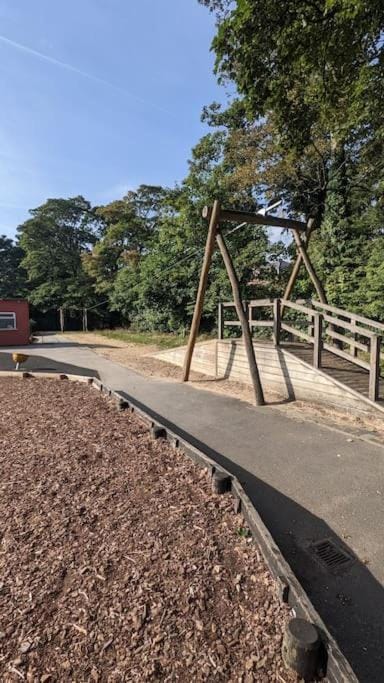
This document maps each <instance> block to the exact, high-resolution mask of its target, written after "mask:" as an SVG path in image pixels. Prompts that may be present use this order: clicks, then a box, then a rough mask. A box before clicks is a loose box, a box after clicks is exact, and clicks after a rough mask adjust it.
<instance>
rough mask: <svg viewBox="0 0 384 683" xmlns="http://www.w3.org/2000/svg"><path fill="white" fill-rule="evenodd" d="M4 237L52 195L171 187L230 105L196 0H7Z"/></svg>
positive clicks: (0, 210)
mask: <svg viewBox="0 0 384 683" xmlns="http://www.w3.org/2000/svg"><path fill="white" fill-rule="evenodd" d="M0 21H1V30H0V87H1V107H0V233H3V234H4V233H5V234H7V235H9V236H10V237H13V236H14V235H15V231H16V227H17V225H18V224H20V223H21V222H23V221H24V220H25V219H26V218H27V217H28V209H30V208H33V207H35V206H38V205H39V204H41V203H43V202H44V201H45V200H46V199H47V198H48V197H57V196H62V197H68V196H73V195H77V194H83V195H84V196H85V197H86V198H87V199H89V200H90V201H91V202H92V203H105V202H108V201H111V200H112V199H115V198H119V197H121V196H122V195H123V194H124V193H125V191H126V190H127V189H130V188H134V187H135V186H137V185H139V184H140V183H143V182H145V183H153V184H164V185H167V184H173V183H174V182H175V181H177V180H181V179H182V178H183V176H184V175H185V173H186V171H187V160H188V158H189V156H190V150H191V147H192V146H193V145H194V144H195V143H196V142H197V141H198V139H199V137H201V135H202V134H203V132H204V130H205V128H204V127H203V125H202V124H201V123H200V113H201V109H202V107H203V105H204V104H209V103H210V102H211V101H213V100H219V101H223V100H224V98H225V93H224V92H223V90H222V89H221V88H219V87H218V85H217V84H216V80H215V77H214V75H213V55H212V54H211V53H210V50H209V48H210V43H211V39H212V36H213V34H214V22H213V17H212V16H211V15H210V14H209V12H208V11H207V10H206V9H205V8H204V7H202V6H200V5H199V4H198V2H197V0H77V2H75V1H74V0H65V2H57V1H52V0H49V1H48V0H34V1H33V2H31V0H0Z"/></svg>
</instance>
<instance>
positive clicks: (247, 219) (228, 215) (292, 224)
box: [202, 206, 307, 232]
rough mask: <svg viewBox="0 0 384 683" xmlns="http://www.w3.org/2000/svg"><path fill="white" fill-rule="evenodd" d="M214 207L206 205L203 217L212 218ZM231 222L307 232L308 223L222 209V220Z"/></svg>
mask: <svg viewBox="0 0 384 683" xmlns="http://www.w3.org/2000/svg"><path fill="white" fill-rule="evenodd" d="M211 214H212V207H210V206H204V208H203V211H202V216H203V218H207V219H210V217H211ZM225 221H227V222H229V223H252V224H253V225H268V226H271V227H274V228H281V229H282V230H299V231H301V232H305V231H306V229H307V224H306V223H303V222H302V221H296V220H293V219H291V218H276V217H275V216H263V215H262V214H260V213H249V212H248V211H229V210H228V211H227V210H225V209H221V210H220V222H225Z"/></svg>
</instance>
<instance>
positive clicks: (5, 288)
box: [0, 235, 27, 299]
mask: <svg viewBox="0 0 384 683" xmlns="http://www.w3.org/2000/svg"><path fill="white" fill-rule="evenodd" d="M22 258H23V252H22V250H21V249H20V247H19V246H17V245H16V244H14V242H13V241H12V240H11V239H9V237H6V236H5V235H0V299H15V298H17V297H21V296H25V294H26V289H27V286H26V273H25V271H24V269H23V268H22V267H21V261H22Z"/></svg>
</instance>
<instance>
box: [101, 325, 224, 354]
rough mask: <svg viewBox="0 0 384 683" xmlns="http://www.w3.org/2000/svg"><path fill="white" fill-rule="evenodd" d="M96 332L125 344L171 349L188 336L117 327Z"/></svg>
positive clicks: (184, 342) (181, 343)
mask: <svg viewBox="0 0 384 683" xmlns="http://www.w3.org/2000/svg"><path fill="white" fill-rule="evenodd" d="M96 333H97V334H101V335H102V336H103V337H107V339H117V340H118V341H122V342H126V343H127V344H144V345H155V346H158V347H159V348H160V349H173V348H175V347H176V346H183V344H186V343H187V341H188V337H185V336H183V335H181V334H171V333H165V332H135V331H132V330H125V329H118V330H97V332H96ZM210 338H211V337H209V335H201V336H200V337H199V338H198V341H205V340H206V339H210Z"/></svg>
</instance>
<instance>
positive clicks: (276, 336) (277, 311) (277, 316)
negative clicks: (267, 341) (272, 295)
mask: <svg viewBox="0 0 384 683" xmlns="http://www.w3.org/2000/svg"><path fill="white" fill-rule="evenodd" d="M280 333H281V301H280V299H275V300H274V302H273V341H274V343H275V346H279V345H280Z"/></svg>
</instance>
